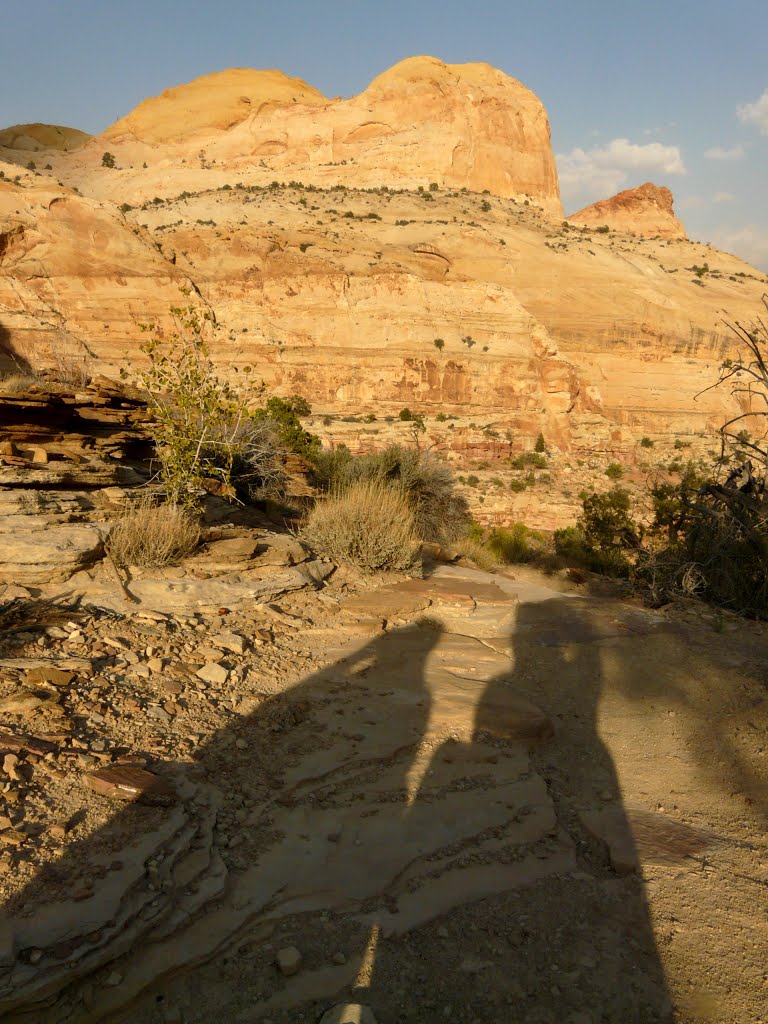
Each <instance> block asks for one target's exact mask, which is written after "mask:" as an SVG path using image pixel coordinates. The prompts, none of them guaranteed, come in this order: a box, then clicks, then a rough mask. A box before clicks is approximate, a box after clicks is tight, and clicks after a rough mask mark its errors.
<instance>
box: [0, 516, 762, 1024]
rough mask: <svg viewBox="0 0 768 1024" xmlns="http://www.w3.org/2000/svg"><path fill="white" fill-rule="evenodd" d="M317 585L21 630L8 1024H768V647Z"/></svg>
mask: <svg viewBox="0 0 768 1024" xmlns="http://www.w3.org/2000/svg"><path fill="white" fill-rule="evenodd" d="M240 537H241V539H243V540H247V539H248V535H247V534H246V533H244V532H243V531H242V530H241V532H240ZM226 539H227V538H226V537H225V538H223V540H226ZM229 539H230V540H231V539H234V538H233V537H231V536H230V537H229ZM268 541H269V537H268V535H267V534H262V544H264V542H268ZM267 546H268V545H267ZM230 550H231V549H230ZM283 550H284V549H283ZM253 554H254V553H253V547H251V549H250V556H249V557H253ZM257 555H258V552H257ZM285 556H286V558H287V557H288V552H287V551H286V552H285ZM292 557H293V558H294V559H295V558H296V557H297V552H295V551H294V552H293V553H292ZM275 560H276V559H274V558H270V561H275ZM194 563H195V559H194V558H193V559H191V560H190V561H189V563H188V564H187V565H185V567H184V570H183V571H184V573H186V574H190V573H193V572H194V571H195V570H194ZM297 568H300V565H299V566H298V567H297ZM243 571H245V570H243ZM260 571H261V572H273V573H275V572H276V571H277V570H276V568H275V566H274V565H273V566H268V565H267V566H263V567H262V569H261V570H260ZM553 584H554V585H555V586H557V587H558V588H559V589H553ZM318 586H319V587H320V589H314V588H313V587H312V586H309V585H305V586H304V588H303V589H301V590H298V591H295V592H293V593H289V594H283V595H282V596H281V597H279V598H278V599H277V600H273V601H271V602H266V603H260V604H255V605H254V604H253V603H245V604H243V605H242V606H241V607H240V608H238V609H234V608H233V609H227V608H218V609H214V608H203V607H202V606H201V609H200V611H199V612H198V613H197V614H192V613H190V612H189V611H184V612H180V611H176V610H172V609H171V607H169V608H167V609H166V612H165V613H162V612H158V611H150V610H149V609H148V608H146V607H145V606H144V605H140V606H138V607H134V608H131V609H129V608H128V607H127V606H126V607H125V609H124V611H122V612H121V613H119V614H116V613H115V612H104V611H102V610H99V609H100V608H102V607H103V606H102V601H101V596H100V595H99V593H97V592H96V591H94V592H93V593H90V594H88V593H86V595H85V603H84V605H83V606H82V607H81V610H80V611H79V612H77V611H72V610H67V609H66V608H59V609H58V611H57V608H56V606H55V605H49V606H47V610H45V609H43V608H42V606H41V607H40V609H39V614H38V617H37V621H36V622H35V623H34V624H29V623H27V624H26V625H25V624H24V623H23V621H22V619H21V618H19V620H18V621H19V623H20V626H21V631H16V632H12V633H11V632H8V627H9V625H10V623H11V621H13V620H12V619H11V618H9V617H8V615H7V614H6V616H5V618H4V619H3V620H2V623H1V625H2V627H3V628H4V631H3V633H2V642H3V644H4V648H3V654H4V656H5V657H4V660H3V662H1V663H0V674H1V677H2V682H0V686H1V687H2V691H3V693H5V694H17V695H20V694H23V693H31V694H38V695H39V696H40V698H45V699H41V700H39V702H38V703H37V704H36V705H34V706H32V705H31V704H29V705H28V706H24V707H22V706H19V708H18V709H17V710H15V711H9V710H3V711H0V718H2V723H0V724H1V725H2V730H4V731H0V752H4V760H3V772H4V774H5V777H6V779H7V780H8V781H7V783H6V785H5V787H4V793H3V797H2V799H3V805H2V807H3V809H2V814H3V815H4V817H3V820H2V821H1V822H0V826H1V827H0V845H2V846H3V847H4V848H5V852H4V853H2V854H0V870H1V871H3V872H4V873H3V874H1V875H0V888H1V889H2V892H3V897H4V901H5V914H4V917H3V921H2V936H3V944H2V949H1V950H0V952H1V953H2V959H1V961H0V1014H2V1016H3V1020H8V1021H13V1022H19V1024H21V1022H27V1021H32V1020H34V1021H35V1022H36V1024H53V1022H59V1021H62V1020H67V1021H68V1022H72V1024H86V1022H94V1024H95V1022H96V1021H99V1022H102V1024H107V1022H114V1024H117V1022H119V1021H131V1022H132V1024H159V1022H172V1021H176V1022H179V1021H182V1022H183V1024H210V1022H212V1021H214V1020H221V1019H228V1020H233V1021H238V1022H242V1024H246V1022H252V1021H265V1022H266V1021H271V1022H273V1024H289V1022H290V1024H294V1022H295V1021H297V1020H301V1019H304V1020H306V1021H318V1020H320V1019H321V1018H322V1019H323V1020H328V1021H345V1022H347V1021H370V1020H374V1021H380V1022H387V1021H403V1022H413V1024H415V1022H422V1024H427V1022H433V1021H435V1020H436V1019H443V1018H447V1017H448V1016H450V1018H451V1019H452V1020H455V1021H457V1022H458V1024H470V1022H472V1024H477V1022H488V1024H491V1022H494V1024H495V1022H498V1021H499V1020H500V1019H503V1020H512V1019H518V1018H520V1019H522V1018H525V1019H527V1020H533V1021H538V1022H540V1024H545V1022H546V1024H550V1022H552V1021H554V1020H563V1021H569V1022H573V1024H581V1022H582V1021H588V1020H589V1021H595V1022H596V1021H599V1020H605V1021H611V1022H614V1021H615V1022H618V1021H627V1020H637V1021H643V1022H662V1021H671V1020H672V1019H673V1017H672V1013H673V1010H672V1007H673V1006H674V1013H675V1018H674V1019H675V1020H676V1021H677V1022H678V1024H694V1022H699V1021H701V1020H702V1019H708V1020H712V1021H723V1022H725V1021H726V1020H727V1021H729V1024H746V1022H747V1021H750V1022H751V1021H754V1020H756V1019H758V1018H759V1015H760V1012H761V1008H762V1004H763V989H762V983H761V977H762V973H763V972H764V963H765V956H766V953H767V952H768V934H767V930H766V924H765V920H764V914H763V912H762V903H761V899H760V893H761V892H762V889H763V888H764V886H765V883H766V874H765V861H766V853H767V852H768V851H767V850H766V848H765V843H764V840H763V836H762V831H761V828H760V822H761V820H762V819H763V816H764V814H765V809H766V805H765V790H764V777H763V776H762V775H761V773H760V772H761V761H760V756H761V751H762V746H763V744H762V737H763V736H764V734H765V728H766V725H768V718H766V702H765V693H764V687H763V685H762V683H761V681H760V677H759V676H760V672H761V669H762V665H763V664H764V659H765V655H766V637H765V635H764V631H761V630H760V629H759V628H758V627H754V626H753V627H750V626H748V625H744V624H742V625H740V626H739V629H740V633H739V646H738V652H737V653H735V654H734V653H733V651H732V650H731V648H730V647H729V646H728V644H727V643H724V637H727V636H728V635H732V634H729V628H730V622H727V623H726V631H725V633H723V632H722V631H720V632H714V631H713V630H712V629H711V628H710V627H708V626H707V625H706V623H705V622H703V621H702V620H701V618H697V619H695V620H693V621H691V622H688V621H686V619H685V617H684V615H683V614H682V613H679V612H672V613H669V614H667V615H662V614H658V613H650V612H646V611H642V610H640V609H637V608H633V607H631V606H629V605H622V604H619V603H617V602H611V601H607V600H598V599H595V598H587V597H584V596H581V595H579V594H578V593H575V592H574V588H573V587H572V586H570V585H565V584H560V583H558V582H557V580H550V579H546V578H544V577H539V576H537V575H536V574H534V573H532V572H523V573H522V574H521V576H520V578H518V579H517V580H512V579H510V578H508V577H505V576H488V575H487V574H484V573H480V572H477V571H474V570H471V569H466V568H459V567H451V566H443V567H439V568H437V569H436V570H435V571H434V572H432V573H431V574H430V575H428V576H427V577H426V578H425V579H423V580H419V579H415V580H402V579H397V578H391V579H381V580H378V581H375V580H371V579H367V580H361V579H358V578H356V577H355V576H354V575H353V574H351V573H350V572H347V571H344V572H342V571H341V570H337V571H336V572H335V573H331V574H330V575H326V576H325V579H324V582H322V583H321V584H319V583H315V584H314V587H318ZM51 592H53V591H51ZM117 595H118V592H117V591H115V599H117ZM3 597H4V595H1V594H0V601H2V600H3ZM6 601H7V598H6ZM4 607H5V606H4ZM16 607H17V608H18V614H19V616H22V615H23V610H24V608H25V607H28V604H27V603H25V601H23V600H21V601H19V602H17V605H16ZM237 638H240V641H239V642H238V641H237ZM233 647H237V648H238V650H239V653H237V654H235V653H234V652H233ZM206 665H218V666H220V667H221V668H222V669H223V673H224V674H223V678H220V679H217V680H216V681H213V677H211V681H206V680H205V679H204V678H202V677H201V672H200V668H201V667H203V666H206ZM761 779H762V781H761ZM144 794H146V795H147V798H146V799H144ZM126 797H127V798H128V799H126ZM3 865H4V867H3ZM446 1007H450V1014H448V1013H447V1012H446Z"/></svg>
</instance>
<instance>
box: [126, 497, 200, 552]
mask: <svg viewBox="0 0 768 1024" xmlns="http://www.w3.org/2000/svg"><path fill="white" fill-rule="evenodd" d="M199 543H200V527H199V526H198V524H197V521H196V519H195V518H194V517H193V516H192V515H191V514H190V512H189V511H188V510H187V509H185V508H183V507H182V506H179V505H168V504H162V505H159V504H157V503H156V502H154V501H152V500H151V499H149V498H147V499H144V500H142V501H141V502H139V503H138V504H137V505H135V506H133V507H132V508H129V509H127V510H126V511H125V512H123V514H122V515H121V516H120V518H119V519H118V520H117V522H116V523H115V524H114V526H113V527H112V529H111V530H110V532H109V537H108V538H107V551H108V552H109V554H110V556H111V557H112V559H113V560H114V561H115V562H116V563H117V565H121V566H130V565H136V566H141V567H142V568H162V567H163V566H166V565H174V564H175V563H176V562H178V561H180V559H182V558H184V557H185V556H186V555H188V554H191V552H192V551H194V550H195V548H196V547H197V546H198V544H199Z"/></svg>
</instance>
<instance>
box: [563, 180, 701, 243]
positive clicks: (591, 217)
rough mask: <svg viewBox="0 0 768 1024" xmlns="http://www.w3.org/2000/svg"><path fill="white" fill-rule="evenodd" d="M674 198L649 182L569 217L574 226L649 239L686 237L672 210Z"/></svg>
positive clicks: (667, 190)
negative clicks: (584, 225) (606, 228)
mask: <svg viewBox="0 0 768 1024" xmlns="http://www.w3.org/2000/svg"><path fill="white" fill-rule="evenodd" d="M672 203H673V196H672V193H671V192H670V191H669V189H668V188H664V187H660V186H659V185H653V184H651V182H650V181H647V182H646V183H645V184H644V185H638V186H637V188H628V189H625V190H624V191H623V192H619V193H618V194H617V195H615V196H611V198H610V199H601V200H600V201H599V202H597V203H592V205H591V206H585V207H584V209H583V210H579V211H578V212H577V213H572V214H570V215H569V217H568V221H569V222H570V223H571V224H588V225H590V226H592V227H601V226H603V225H605V226H606V227H609V228H612V229H613V230H614V231H621V232H626V233H628V234H634V235H644V236H645V237H646V238H654V237H656V236H658V237H659V238H681V239H683V238H685V237H686V235H685V228H684V227H683V225H682V224H681V223H680V221H679V220H678V219H677V217H676V216H675V213H674V210H673V208H672Z"/></svg>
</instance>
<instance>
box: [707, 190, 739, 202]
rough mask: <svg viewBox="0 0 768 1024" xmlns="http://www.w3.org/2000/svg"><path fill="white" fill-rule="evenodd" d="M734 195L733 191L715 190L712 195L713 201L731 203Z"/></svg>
mask: <svg viewBox="0 0 768 1024" xmlns="http://www.w3.org/2000/svg"><path fill="white" fill-rule="evenodd" d="M735 198H736V196H735V195H734V194H733V192H715V194H714V195H713V196H712V202H713V203H732V202H733V201H734V199H735Z"/></svg>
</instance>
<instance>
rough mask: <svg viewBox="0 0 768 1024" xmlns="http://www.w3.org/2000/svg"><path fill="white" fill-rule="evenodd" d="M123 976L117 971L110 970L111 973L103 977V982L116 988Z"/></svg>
mask: <svg viewBox="0 0 768 1024" xmlns="http://www.w3.org/2000/svg"><path fill="white" fill-rule="evenodd" d="M122 983H123V976H122V974H120V972H119V971H112V973H111V974H110V975H109V976H108V977H107V978H105V979H104V984H105V985H107V986H109V988H117V986H118V985H122Z"/></svg>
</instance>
